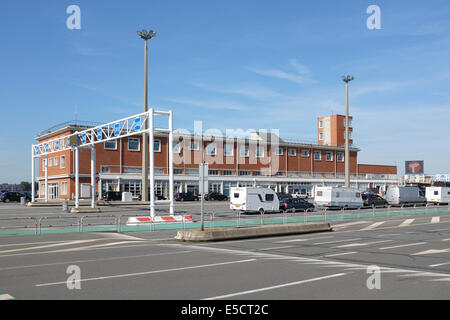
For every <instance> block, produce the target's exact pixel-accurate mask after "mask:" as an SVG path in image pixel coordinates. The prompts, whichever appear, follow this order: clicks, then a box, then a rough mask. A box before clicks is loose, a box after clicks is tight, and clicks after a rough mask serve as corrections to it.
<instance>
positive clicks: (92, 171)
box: [91, 146, 96, 208]
mask: <svg viewBox="0 0 450 320" xmlns="http://www.w3.org/2000/svg"><path fill="white" fill-rule="evenodd" d="M95 156H96V155H95V147H94V146H93V147H92V148H91V193H92V194H91V198H92V200H91V207H92V208H95Z"/></svg>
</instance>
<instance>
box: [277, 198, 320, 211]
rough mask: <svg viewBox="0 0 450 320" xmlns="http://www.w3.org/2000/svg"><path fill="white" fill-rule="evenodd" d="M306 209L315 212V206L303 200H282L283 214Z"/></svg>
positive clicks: (281, 209)
mask: <svg viewBox="0 0 450 320" xmlns="http://www.w3.org/2000/svg"><path fill="white" fill-rule="evenodd" d="M306 209H310V210H314V205H313V204H312V203H310V202H308V201H306V200H303V199H301V198H287V199H283V200H280V211H281V212H288V211H291V212H296V211H305V210H306Z"/></svg>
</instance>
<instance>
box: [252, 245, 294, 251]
mask: <svg viewBox="0 0 450 320" xmlns="http://www.w3.org/2000/svg"><path fill="white" fill-rule="evenodd" d="M293 247H294V246H284V247H272V248H263V249H259V250H258V251H269V250H278V249H287V248H293Z"/></svg>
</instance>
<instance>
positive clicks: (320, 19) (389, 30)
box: [0, 0, 450, 183]
mask: <svg viewBox="0 0 450 320" xmlns="http://www.w3.org/2000/svg"><path fill="white" fill-rule="evenodd" d="M72 4H76V5H78V6H79V7H80V9H81V30H69V29H68V28H67V27H66V20H67V18H68V17H69V14H67V13H66V8H67V7H68V6H69V5H72ZM372 4H375V5H378V6H379V7H380V9H381V30H369V29H368V28H367V26H366V20H367V18H368V17H369V14H367V13H366V9H367V7H368V6H369V5H372ZM449 16H450V2H448V0H434V1H402V0H397V1H392V0H390V1H381V0H371V1H363V0H358V1H356V0H355V1H351V0H349V1H323V0H322V1H300V0H292V1H288V0H280V1H277V2H275V1H264V0H263V1H262V0H254V1H253V0H252V1H249V0H241V1H237V0H230V1H216V0H209V1H204V0H185V1H181V0H178V1H175V0H165V1H162V0H153V1H149V0H147V1H137V0H130V1H101V0H95V1H92V0H89V1H88V0H82V1H76V0H71V1H65V0H45V1H44V0H43V1H31V0H29V1H22V0H17V1H2V3H1V10H0V37H1V39H2V41H1V49H2V50H0V61H1V74H2V76H1V77H0V97H1V99H0V108H1V113H0V121H1V126H0V150H1V151H0V183H2V182H10V183H16V182H20V181H22V180H28V181H29V180H30V171H31V169H30V164H31V161H30V145H31V144H32V143H34V140H33V138H34V137H35V136H36V134H37V133H39V132H40V131H42V130H44V129H47V128H49V127H51V126H53V125H55V124H58V123H61V122H64V121H67V120H71V119H74V118H75V117H76V118H77V119H79V120H90V121H97V122H105V121H112V120H116V119H120V118H123V117H126V116H129V115H132V114H136V113H139V112H141V110H142V108H143V107H142V100H143V62H144V61H143V60H144V59H143V48H144V47H143V41H142V40H141V39H139V38H138V36H137V35H136V30H137V29H143V28H146V29H153V30H155V31H156V32H157V33H158V34H157V37H156V38H154V39H152V40H151V43H150V84H149V103H150V106H153V107H156V108H159V109H172V110H174V116H175V120H174V124H175V127H176V128H186V129H189V130H193V127H194V121H195V120H202V121H203V129H205V130H206V129H208V128H217V129H219V130H221V131H222V132H223V133H225V130H226V129H227V128H232V129H237V128H242V129H244V130H247V129H268V130H270V129H279V130H280V135H281V137H282V138H290V139H296V140H301V141H305V142H313V141H317V128H316V126H317V121H316V118H317V117H318V116H323V115H329V114H332V113H340V114H342V113H344V112H345V87H344V83H343V82H342V80H341V76H342V75H346V74H351V75H354V76H355V81H353V82H351V86H350V113H351V115H352V116H353V117H354V121H353V127H354V134H353V139H354V143H355V145H356V146H358V147H359V148H360V149H361V152H360V153H359V162H360V163H375V164H397V165H398V167H399V173H402V172H403V165H404V161H405V160H425V171H426V172H427V173H430V174H432V173H448V172H450V165H449V163H450V148H449V147H450V142H449V139H448V137H449V136H450V126H449V121H450V90H449V88H450V55H449V52H450V20H449V19H448V17H449Z"/></svg>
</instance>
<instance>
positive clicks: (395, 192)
mask: <svg viewBox="0 0 450 320" xmlns="http://www.w3.org/2000/svg"><path fill="white" fill-rule="evenodd" d="M386 201H387V202H388V203H389V204H390V205H402V204H417V203H419V204H425V203H426V202H427V198H425V197H424V196H422V195H420V189H419V188H418V187H389V188H388V189H387V191H386Z"/></svg>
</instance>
